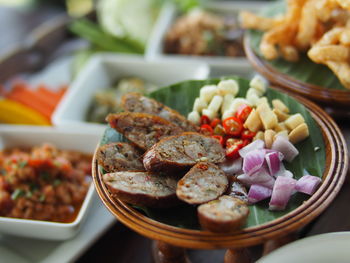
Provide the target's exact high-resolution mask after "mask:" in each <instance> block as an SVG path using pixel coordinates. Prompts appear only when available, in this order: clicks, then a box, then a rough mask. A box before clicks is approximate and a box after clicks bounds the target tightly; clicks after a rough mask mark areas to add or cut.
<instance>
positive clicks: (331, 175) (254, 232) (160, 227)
mask: <svg viewBox="0 0 350 263" xmlns="http://www.w3.org/2000/svg"><path fill="white" fill-rule="evenodd" d="M294 97H295V99H297V100H298V101H299V102H300V103H302V104H304V105H305V106H306V107H307V108H308V109H309V111H310V113H311V115H312V117H313V118H314V119H315V121H316V122H317V124H318V125H319V126H320V128H321V130H322V133H323V138H324V141H325V147H326V167H325V171H324V174H323V183H322V185H321V186H320V188H319V189H318V190H317V191H316V193H315V194H314V195H313V196H312V197H310V198H309V199H308V200H307V201H305V202H304V203H303V204H302V205H300V206H299V207H298V208H297V209H295V210H293V211H291V212H290V213H288V214H286V215H285V216H283V217H280V218H278V219H276V220H273V221H270V222H268V223H265V224H263V225H258V226H255V227H249V228H245V229H243V230H241V231H237V232H235V233H232V234H217V233H211V232H208V231H201V230H191V229H183V228H178V227H174V226H169V225H166V224H163V223H160V222H157V221H155V220H153V219H151V218H149V217H147V216H145V215H143V214H142V213H140V212H139V211H137V210H135V209H134V208H132V207H130V206H129V205H128V204H126V203H124V202H122V201H120V200H118V199H116V200H115V199H113V198H112V196H111V195H110V193H109V191H108V190H107V188H106V186H105V184H104V183H103V181H102V174H101V173H100V172H99V169H98V165H97V161H96V158H95V157H96V155H94V159H93V180H94V183H95V186H96V190H97V192H98V195H99V196H100V198H101V199H102V201H103V203H104V204H105V206H106V207H107V208H108V209H109V211H110V212H111V213H112V214H114V215H115V216H116V217H117V218H118V220H120V221H121V222H122V223H123V224H125V225H127V226H128V227H130V228H131V229H133V230H134V231H136V232H138V233H140V234H141V235H144V236H146V237H148V238H151V239H154V240H159V241H163V242H165V243H168V244H171V245H173V246H179V247H186V248H195V249H217V248H244V247H249V246H253V245H256V244H260V243H264V242H266V241H267V240H270V239H275V238H278V237H281V236H284V235H286V234H288V233H291V232H294V231H296V230H298V229H299V228H301V227H303V226H304V225H306V224H307V223H309V222H310V221H311V220H312V219H314V218H315V217H316V216H318V215H319V214H320V213H321V212H322V211H324V210H325V209H326V207H327V206H328V205H329V204H330V203H331V202H332V200H333V199H334V198H335V196H336V195H337V193H338V192H339V190H340V188H341V186H342V184H343V182H344V179H345V176H346V172H347V166H348V162H347V158H348V157H347V148H346V142H345V140H344V138H343V135H342V134H341V132H340V130H339V128H338V127H337V125H336V124H335V122H334V121H333V120H332V119H331V118H330V117H329V116H328V115H327V114H326V113H325V112H324V111H323V110H322V109H320V108H319V107H318V106H316V105H315V104H314V103H312V102H310V101H308V100H306V99H304V98H302V97H300V96H295V95H294Z"/></svg>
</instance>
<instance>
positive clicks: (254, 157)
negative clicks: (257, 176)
mask: <svg viewBox="0 0 350 263" xmlns="http://www.w3.org/2000/svg"><path fill="white" fill-rule="evenodd" d="M264 161H265V150H264V149H261V150H253V151H250V152H249V153H247V154H246V155H245V157H244V158H243V168H242V170H243V172H244V173H245V174H246V175H251V174H253V173H255V172H256V171H258V170H259V169H260V168H261V167H262V166H263V164H264Z"/></svg>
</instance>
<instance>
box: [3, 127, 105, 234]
mask: <svg viewBox="0 0 350 263" xmlns="http://www.w3.org/2000/svg"><path fill="white" fill-rule="evenodd" d="M98 141H99V136H98V134H96V133H92V132H84V131H80V130H79V131H78V130H77V131H74V130H67V129H56V128H52V127H38V126H10V125H1V126H0V149H4V148H11V147H16V146H18V147H33V146H36V145H40V144H42V143H45V142H48V143H52V144H54V145H55V146H57V147H58V148H59V149H65V150H76V151H79V152H83V153H90V154H92V153H93V152H94V150H95V148H96V145H97V143H98ZM94 195H95V190H94V185H93V183H91V185H90V187H89V190H88V192H87V194H86V197H85V199H84V202H83V204H82V206H81V208H80V210H79V213H78V215H77V217H76V219H75V220H74V221H73V222H71V223H56V222H49V221H39V220H27V219H17V218H9V217H0V233H3V234H11V235H17V236H22V237H31V238H40V239H49V240H65V239H69V238H72V237H73V236H74V235H76V234H77V233H78V231H79V228H80V226H81V224H82V223H83V221H84V219H85V218H86V214H87V211H88V208H89V206H90V204H91V200H92V198H93V197H94Z"/></svg>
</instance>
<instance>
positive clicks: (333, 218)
mask: <svg viewBox="0 0 350 263" xmlns="http://www.w3.org/2000/svg"><path fill="white" fill-rule="evenodd" d="M63 12H64V10H63V9H61V8H58V7H52V6H51V7H50V6H41V7H40V8H32V9H13V8H9V7H4V6H2V7H1V6H0V33H1V37H0V53H3V52H6V50H7V49H9V48H11V47H13V45H15V44H17V43H20V42H21V41H24V40H25V39H26V36H27V35H28V34H29V33H30V31H31V30H32V29H33V28H35V27H36V26H38V25H40V24H41V23H42V22H44V21H46V20H48V19H50V18H53V17H54V16H55V15H59V14H62V13H63ZM349 112H350V110H349ZM337 123H338V125H339V126H340V128H341V130H342V132H343V134H344V136H345V138H346V140H347V144H348V148H349V149H350V119H349V117H348V118H344V117H340V118H337ZM349 201H350V181H349V180H347V182H346V183H345V184H344V186H343V188H342V189H341V191H340V193H339V195H338V196H337V198H336V199H335V200H334V202H333V203H332V205H331V206H330V207H329V208H328V209H327V210H326V211H325V212H324V213H323V214H321V215H320V216H319V217H318V218H317V219H316V220H315V221H314V222H312V223H311V224H310V225H308V226H307V227H305V228H304V229H302V230H301V231H300V232H299V233H298V238H302V237H305V236H311V235H317V234H321V233H327V232H336V231H348V230H350V220H349V219H350V209H349V208H348V207H349ZM261 251H262V249H261V247H259V246H258V247H255V248H252V254H253V255H254V257H255V258H256V257H258V256H259V255H260V254H261ZM224 252H225V250H202V251H194V250H190V251H188V253H189V256H190V259H191V260H192V262H193V263H197V262H198V263H199V262H201V263H206V262H208V263H209V262H223V255H224ZM77 262H79V263H83V262H120V263H130V262H133V263H141V262H142V263H148V262H152V256H151V241H150V240H148V239H147V238H144V237H142V236H140V235H138V234H137V233H135V232H133V231H131V230H130V229H128V228H126V227H125V226H123V225H122V224H120V223H118V222H117V223H116V224H115V225H114V226H113V227H112V228H111V229H109V230H108V231H107V232H106V234H105V235H104V236H102V237H101V238H100V239H99V240H98V241H97V242H96V243H95V244H93V245H92V246H91V247H90V248H89V249H88V250H87V251H86V252H85V253H84V254H83V255H82V256H81V258H80V259H78V261H77Z"/></svg>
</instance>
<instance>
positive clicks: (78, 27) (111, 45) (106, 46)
mask: <svg viewBox="0 0 350 263" xmlns="http://www.w3.org/2000/svg"><path fill="white" fill-rule="evenodd" d="M69 29H70V30H71V31H72V32H73V33H75V34H76V35H78V36H80V37H82V38H85V39H87V40H88V41H90V42H91V43H92V44H94V45H95V46H96V47H98V48H99V49H101V50H103V51H111V52H120V53H136V54H143V52H144V46H143V45H141V44H140V43H138V42H137V41H134V40H132V39H129V38H126V37H115V36H112V35H111V34H109V33H107V32H105V31H103V30H102V28H101V27H100V26H99V25H97V24H95V23H93V22H91V21H90V20H88V19H86V18H80V19H77V20H74V21H73V22H72V23H71V24H70V26H69Z"/></svg>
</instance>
